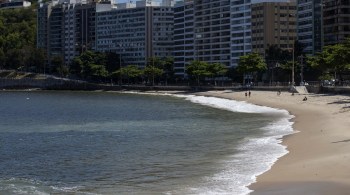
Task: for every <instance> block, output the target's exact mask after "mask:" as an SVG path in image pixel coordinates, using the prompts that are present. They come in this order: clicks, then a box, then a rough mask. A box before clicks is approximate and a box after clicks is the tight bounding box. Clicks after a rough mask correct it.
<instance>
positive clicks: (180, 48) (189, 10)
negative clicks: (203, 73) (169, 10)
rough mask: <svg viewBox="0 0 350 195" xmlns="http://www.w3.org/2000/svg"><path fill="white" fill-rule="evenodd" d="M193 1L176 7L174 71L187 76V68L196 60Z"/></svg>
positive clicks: (187, 1)
mask: <svg viewBox="0 0 350 195" xmlns="http://www.w3.org/2000/svg"><path fill="white" fill-rule="evenodd" d="M193 6H194V4H193V0H186V1H182V2H178V3H177V4H175V7H174V53H173V55H174V70H175V74H176V75H181V76H183V75H185V72H186V66H187V65H188V64H189V63H190V62H191V61H193V60H195V51H194V9H193Z"/></svg>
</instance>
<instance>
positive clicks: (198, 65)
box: [186, 60, 211, 85]
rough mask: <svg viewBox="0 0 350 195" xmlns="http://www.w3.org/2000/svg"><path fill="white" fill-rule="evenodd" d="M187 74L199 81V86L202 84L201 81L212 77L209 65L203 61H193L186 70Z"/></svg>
mask: <svg viewBox="0 0 350 195" xmlns="http://www.w3.org/2000/svg"><path fill="white" fill-rule="evenodd" d="M186 73H187V74H188V75H189V76H191V77H194V78H195V79H196V81H197V84H198V85H199V84H200V79H201V78H203V77H206V76H210V74H211V73H210V72H209V71H208V63H207V62H202V61H197V60H196V61H192V62H191V63H190V64H189V65H188V66H187V68H186Z"/></svg>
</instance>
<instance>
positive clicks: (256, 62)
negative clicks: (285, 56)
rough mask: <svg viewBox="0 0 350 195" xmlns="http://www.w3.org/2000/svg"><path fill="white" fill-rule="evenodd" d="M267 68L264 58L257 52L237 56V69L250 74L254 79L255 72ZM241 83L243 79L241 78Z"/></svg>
mask: <svg viewBox="0 0 350 195" xmlns="http://www.w3.org/2000/svg"><path fill="white" fill-rule="evenodd" d="M266 69H267V67H266V63H265V60H264V59H263V58H262V57H261V56H260V55H259V54H257V53H251V54H248V55H245V56H241V57H240V58H239V62H238V66H237V71H238V72H240V73H242V74H244V75H245V74H252V75H253V76H254V78H255V80H256V74H257V72H260V71H265V70H266ZM243 83H245V80H244V78H243Z"/></svg>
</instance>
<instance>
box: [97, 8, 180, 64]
mask: <svg viewBox="0 0 350 195" xmlns="http://www.w3.org/2000/svg"><path fill="white" fill-rule="evenodd" d="M173 14H174V11H173V7H168V6H150V5H148V4H142V3H136V4H134V5H126V6H125V5H121V4H117V9H112V10H110V11H101V12H97V16H96V35H97V39H96V48H95V49H96V50H97V51H112V52H115V53H117V54H120V55H121V57H122V59H123V62H124V64H126V65H138V66H139V67H144V66H145V65H146V63H147V61H148V60H149V59H150V58H152V57H160V58H162V57H170V56H172V50H173V30H174V29H173V21H174V15H173Z"/></svg>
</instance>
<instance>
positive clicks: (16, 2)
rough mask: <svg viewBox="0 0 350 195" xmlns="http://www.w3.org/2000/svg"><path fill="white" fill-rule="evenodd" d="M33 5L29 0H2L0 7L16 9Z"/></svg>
mask: <svg viewBox="0 0 350 195" xmlns="http://www.w3.org/2000/svg"><path fill="white" fill-rule="evenodd" d="M31 5H32V3H31V2H29V1H24V0H5V1H0V9H15V8H26V7H30V6H31Z"/></svg>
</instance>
